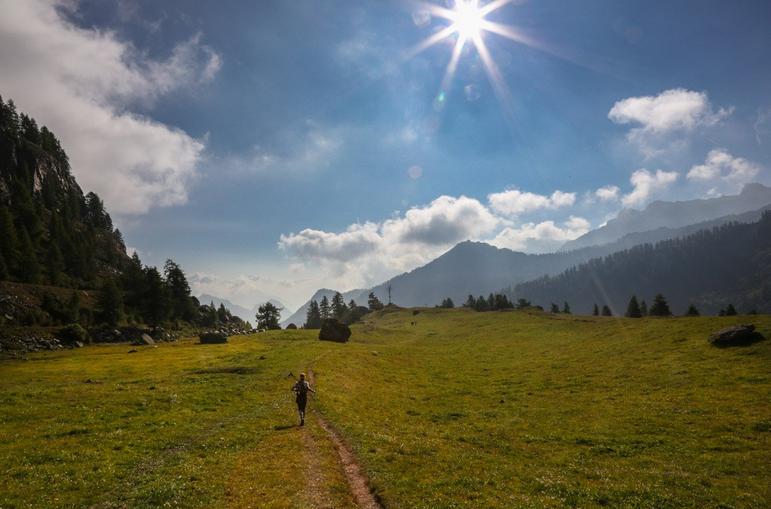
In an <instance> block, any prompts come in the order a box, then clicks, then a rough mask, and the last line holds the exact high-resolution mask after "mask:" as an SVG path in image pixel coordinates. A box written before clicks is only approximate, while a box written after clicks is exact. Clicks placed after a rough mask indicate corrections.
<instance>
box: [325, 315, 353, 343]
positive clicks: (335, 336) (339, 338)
mask: <svg viewBox="0 0 771 509" xmlns="http://www.w3.org/2000/svg"><path fill="white" fill-rule="evenodd" d="M350 337H351V328H350V327H348V326H347V325H346V324H344V323H343V322H341V321H340V320H338V319H336V318H327V319H326V320H324V323H323V324H321V331H319V339H320V340H321V341H334V342H336V343H346V342H347V341H348V339H349V338H350Z"/></svg>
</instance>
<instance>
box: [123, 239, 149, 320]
mask: <svg viewBox="0 0 771 509" xmlns="http://www.w3.org/2000/svg"><path fill="white" fill-rule="evenodd" d="M145 277H146V274H145V271H144V269H143V268H142V261H141V260H140V259H139V255H138V254H137V252H136V251H134V254H133V255H132V256H131V259H130V260H129V261H128V263H126V266H125V267H124V269H123V276H122V278H121V279H122V282H123V290H124V292H125V294H126V296H125V305H126V307H127V308H128V309H131V310H132V311H134V312H137V313H142V300H143V299H144V296H145V294H146V293H147V281H146V279H145Z"/></svg>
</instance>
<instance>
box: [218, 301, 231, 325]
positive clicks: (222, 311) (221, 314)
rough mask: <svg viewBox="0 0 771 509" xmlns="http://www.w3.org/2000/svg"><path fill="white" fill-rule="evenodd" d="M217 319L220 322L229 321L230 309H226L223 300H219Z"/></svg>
mask: <svg viewBox="0 0 771 509" xmlns="http://www.w3.org/2000/svg"><path fill="white" fill-rule="evenodd" d="M217 320H218V321H219V322H220V323H228V322H229V321H230V311H228V310H227V308H226V307H225V303H224V302H220V307H219V308H217Z"/></svg>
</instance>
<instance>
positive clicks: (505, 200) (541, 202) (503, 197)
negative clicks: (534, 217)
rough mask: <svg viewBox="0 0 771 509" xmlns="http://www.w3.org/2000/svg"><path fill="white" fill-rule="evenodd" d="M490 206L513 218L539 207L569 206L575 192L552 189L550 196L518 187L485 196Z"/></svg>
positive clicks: (574, 198) (574, 196)
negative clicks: (528, 191)
mask: <svg viewBox="0 0 771 509" xmlns="http://www.w3.org/2000/svg"><path fill="white" fill-rule="evenodd" d="M487 200H488V201H489V203H490V208H491V209H492V210H493V211H495V212H496V213H498V214H501V215H503V216H506V217H510V218H515V217H517V216H519V215H520V214H523V213H526V212H533V211H536V210H539V209H558V208H562V207H569V206H571V205H573V204H574V203H575V201H576V194H575V193H565V192H562V191H554V192H553V193H552V195H551V196H543V195H540V194H534V193H527V192H522V191H519V190H518V189H507V190H506V191H504V192H502V193H492V194H490V195H489V196H488V197H487Z"/></svg>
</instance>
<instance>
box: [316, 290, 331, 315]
mask: <svg viewBox="0 0 771 509" xmlns="http://www.w3.org/2000/svg"><path fill="white" fill-rule="evenodd" d="M331 314H332V312H331V309H330V308H329V299H328V298H327V296H326V295H324V296H323V297H322V298H321V303H320V304H319V315H320V316H321V320H322V321H324V320H326V319H327V318H329V317H330V316H331Z"/></svg>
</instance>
